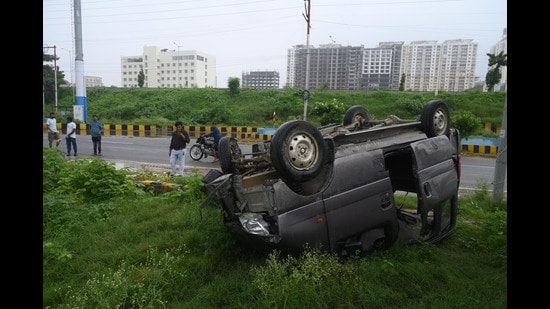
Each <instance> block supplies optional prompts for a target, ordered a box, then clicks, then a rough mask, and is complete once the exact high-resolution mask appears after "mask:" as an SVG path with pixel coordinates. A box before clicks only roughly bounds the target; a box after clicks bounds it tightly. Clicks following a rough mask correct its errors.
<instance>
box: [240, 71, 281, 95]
mask: <svg viewBox="0 0 550 309" xmlns="http://www.w3.org/2000/svg"><path fill="white" fill-rule="evenodd" d="M241 87H242V88H252V89H258V90H260V89H278V88H279V72H277V71H252V72H243V74H242V80H241Z"/></svg>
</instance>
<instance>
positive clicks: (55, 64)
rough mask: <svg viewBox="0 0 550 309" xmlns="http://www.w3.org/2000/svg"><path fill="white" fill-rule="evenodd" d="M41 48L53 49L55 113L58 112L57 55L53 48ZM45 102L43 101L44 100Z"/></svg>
mask: <svg viewBox="0 0 550 309" xmlns="http://www.w3.org/2000/svg"><path fill="white" fill-rule="evenodd" d="M43 48H47V49H50V48H53V67H54V70H53V79H54V87H55V112H56V113H57V112H58V108H57V53H56V47H55V45H54V46H47V45H46V46H43ZM44 100H45V99H44Z"/></svg>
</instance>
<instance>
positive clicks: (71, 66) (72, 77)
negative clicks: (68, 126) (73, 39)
mask: <svg viewBox="0 0 550 309" xmlns="http://www.w3.org/2000/svg"><path fill="white" fill-rule="evenodd" d="M61 49H62V50H64V51H67V52H69V58H71V65H70V68H71V87H72V88H73V105H74V104H75V102H76V100H75V89H74V81H73V80H74V73H73V72H74V71H73V61H74V59H73V53H72V52H71V50H70V49H65V48H63V47H61Z"/></svg>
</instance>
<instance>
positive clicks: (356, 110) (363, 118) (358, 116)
mask: <svg viewBox="0 0 550 309" xmlns="http://www.w3.org/2000/svg"><path fill="white" fill-rule="evenodd" d="M369 118H370V117H369V112H368V111H367V109H366V108H364V107H363V106H361V105H354V106H352V107H350V108H348V110H347V111H346V113H345V114H344V126H348V125H350V124H354V128H355V129H357V128H360V127H362V126H364V125H366V124H367V123H368V122H369Z"/></svg>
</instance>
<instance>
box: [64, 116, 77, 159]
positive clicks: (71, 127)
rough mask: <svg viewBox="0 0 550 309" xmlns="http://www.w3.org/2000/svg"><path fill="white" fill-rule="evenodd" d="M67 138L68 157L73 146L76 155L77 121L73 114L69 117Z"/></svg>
mask: <svg viewBox="0 0 550 309" xmlns="http://www.w3.org/2000/svg"><path fill="white" fill-rule="evenodd" d="M65 140H66V141H67V157H70V156H71V148H72V150H73V151H74V156H75V157H76V150H77V149H76V123H75V122H74V121H73V117H71V116H69V117H67V136H66V137H65Z"/></svg>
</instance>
